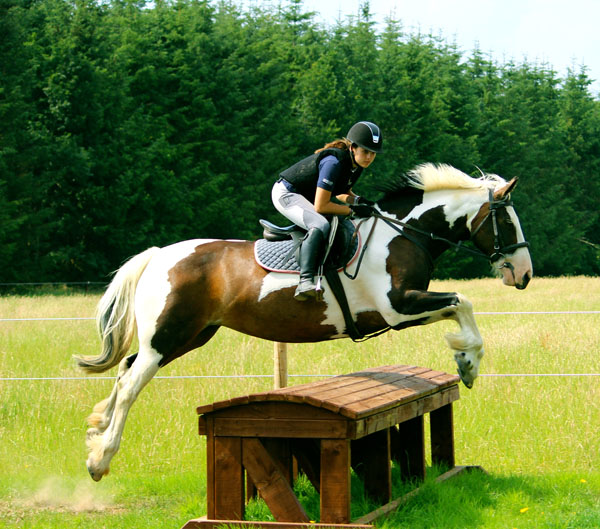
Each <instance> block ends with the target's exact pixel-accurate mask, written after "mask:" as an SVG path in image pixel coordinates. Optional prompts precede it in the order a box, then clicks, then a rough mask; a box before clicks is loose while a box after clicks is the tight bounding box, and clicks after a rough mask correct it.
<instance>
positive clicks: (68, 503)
mask: <svg viewBox="0 0 600 529" xmlns="http://www.w3.org/2000/svg"><path fill="white" fill-rule="evenodd" d="M432 289H435V290H437V291H453V290H458V291H460V292H462V293H463V294H465V295H467V296H468V297H469V298H470V299H471V301H472V302H473V305H474V308H475V311H476V312H487V311H553V310H554V311H556V310H600V279H597V278H583V277H581V278H569V279H566V278H556V279H534V280H533V282H532V283H531V285H530V286H529V287H528V289H527V290H525V291H523V292H518V291H516V290H514V289H510V288H507V287H503V286H502V285H501V284H500V282H499V281H498V280H491V279H484V280H475V281H443V282H436V283H434V284H433V285H432ZM98 298H99V296H98V295H87V296H86V295H79V294H77V295H64V294H62V295H58V296H54V295H44V296H6V297H3V298H0V318H26V317H88V316H93V313H94V309H95V305H96V303H97V300H98ZM477 321H478V324H479V327H480V330H481V333H482V335H483V337H484V340H485V347H486V356H485V357H484V359H483V361H482V364H481V373H482V374H483V375H489V374H494V373H521V374H523V373H600V355H599V354H598V350H597V348H598V343H600V326H599V323H600V315H581V314H580V315H565V314H561V315H556V314H555V315H502V316H499V315H496V316H487V315H480V316H477ZM454 330H455V324H454V323H452V322H446V323H439V324H435V325H431V326H428V327H421V328H415V329H407V330H405V331H402V332H398V333H388V334H386V335H384V336H381V337H379V338H377V339H375V340H371V341H369V342H365V343H362V344H353V343H352V342H350V341H349V340H343V341H339V340H338V341H335V342H328V343H322V344H301V345H300V344H299V345H292V346H290V348H289V359H288V363H289V372H290V373H291V374H305V375H311V374H338V373H348V372H352V371H355V370H358V369H362V368H364V367H375V366H378V365H385V364H398V363H406V364H417V365H423V366H427V367H431V368H434V369H441V370H444V371H448V372H454V370H455V366H454V362H453V360H452V355H451V353H450V352H449V350H448V349H447V346H446V344H445V340H444V339H443V335H444V333H445V332H448V331H450V332H452V331H454ZM98 345H99V343H98V339H97V337H96V333H95V327H94V322H93V321H85V320H84V321H52V322H48V321H43V322H41V321H34V322H0V378H4V379H6V378H9V377H73V376H80V375H81V373H80V372H79V371H77V369H76V368H75V366H74V364H73V362H72V360H71V356H72V355H73V354H95V353H97V352H98ZM272 356H273V347H272V344H271V343H269V342H266V341H263V340H258V339H255V338H250V337H247V336H242V335H240V334H237V333H234V332H232V331H229V330H227V329H222V330H220V331H219V332H218V333H217V335H216V336H215V338H213V340H211V341H210V342H209V343H208V344H207V345H206V346H205V347H203V348H202V349H200V350H197V351H194V352H192V353H189V354H188V355H186V356H184V357H182V358H180V359H179V360H177V361H176V362H174V363H173V364H171V365H169V366H167V367H166V368H165V369H163V370H162V371H161V372H160V373H159V375H207V376H215V375H242V374H262V375H272V373H273V360H272ZM110 375H114V372H111V373H110ZM310 380H314V379H313V378H290V384H297V383H301V382H305V381H310ZM271 385H272V380H271V379H269V378H241V379H236V378H222V379H219V378H206V379H169V380H166V379H157V380H154V381H153V382H151V384H150V385H149V386H148V388H146V389H145V390H144V391H143V392H142V394H141V396H140V398H139V400H138V402H137V403H136V404H135V405H134V406H133V408H132V411H131V413H130V415H129V418H128V423H127V426H126V428H125V433H124V437H123V442H122V445H121V450H120V451H119V453H118V454H117V455H116V457H115V458H114V460H113V462H112V465H111V473H110V474H109V475H108V476H107V477H105V478H104V479H103V480H102V481H101V482H100V483H94V482H92V480H91V479H90V478H89V476H88V475H87V471H86V469H85V459H86V449H85V443H84V437H85V430H86V423H85V418H86V417H87V415H89V413H90V412H91V409H92V407H93V406H94V404H95V403H96V402H98V401H100V400H102V399H103V398H105V397H106V396H107V395H108V393H109V392H110V389H111V388H112V381H111V380H103V379H95V378H94V377H89V378H88V379H86V380H46V381H39V380H31V381H30V380H28V381H17V380H0V527H10V528H13V527H23V528H29V527H31V528H37V527H48V528H61V529H62V528H76V527H85V528H88V527H95V528H96V527H99V528H101V527H106V528H132V527H150V528H151V527H157V528H158V527H161V528H163V527H173V528H177V527H181V526H182V525H183V524H184V523H185V522H186V521H187V520H188V519H190V518H195V517H199V516H201V515H203V514H205V513H206V497H205V487H206V483H205V480H206V471H205V453H204V440H203V438H201V437H200V436H198V435H197V433H196V428H197V419H196V414H195V407H196V406H197V405H199V404H206V403H209V402H212V401H214V400H220V399H224V398H228V397H231V396H235V395H242V394H247V393H251V392H256V391H264V390H267V389H269V388H270V387H271ZM454 409H455V437H456V460H457V464H467V465H481V466H483V467H484V468H485V469H486V470H487V471H488V473H489V474H488V475H482V474H478V473H470V474H468V475H464V476H459V477H457V478H454V479H453V480H450V481H448V482H444V483H442V484H438V483H435V482H434V481H433V477H435V475H436V473H437V472H438V470H437V469H431V471H430V472H429V474H430V476H429V478H428V480H427V481H426V483H425V485H424V488H423V490H422V493H421V494H419V495H417V496H416V497H414V498H412V499H410V500H409V501H408V502H407V503H406V504H404V505H403V506H401V507H400V508H399V510H398V511H397V512H396V513H394V514H392V515H391V516H390V517H388V518H387V519H385V520H381V521H380V522H378V526H380V527H386V528H388V527H389V528H404V527H406V528H408V527H410V528H421V527H422V528H435V527H440V528H441V527H456V528H462V527H471V528H496V527H497V528H513V527H514V528H518V529H522V528H592V527H600V437H599V434H598V425H599V424H600V377H569V378H551V377H546V378H531V377H510V378H498V377H490V376H482V377H480V378H479V379H478V380H477V381H476V383H475V387H474V388H473V389H472V390H471V391H469V390H467V389H466V388H464V387H461V399H460V400H459V401H458V402H457V403H456V404H455V408H454ZM299 486H300V487H302V486H304V492H302V495H303V497H306V501H307V503H308V505H309V506H308V507H307V509H308V510H309V512H311V514H310V515H311V516H318V505H317V507H316V514H313V513H314V512H315V501H318V498H317V500H315V495H314V492H312V491H311V490H310V486H308V487H307V486H306V484H304V485H303V484H302V483H301V484H299ZM355 487H358V489H357V491H356V495H357V497H356V499H355V500H354V501H355V505H354V506H353V508H354V509H361V508H363V506H364V508H366V509H368V508H369V506H368V505H367V504H366V503H364V502H365V500H364V499H363V498H361V497H360V485H355V484H354V483H353V491H354V488H355ZM402 491H403V489H402V485H401V484H399V483H396V484H395V491H394V492H395V494H398V493H401V492H402ZM311 505H312V507H311ZM264 509H265V508H264V506H263V505H261V504H260V503H259V504H258V505H256V506H254V505H253V506H251V507H250V508H249V512H250V513H252V512H255V513H256V514H254V516H255V519H266V518H262V517H263V516H266V515H265V511H264ZM311 509H312V510H311ZM267 514H268V513H267ZM358 514H362V513H361V512H359V513H358Z"/></svg>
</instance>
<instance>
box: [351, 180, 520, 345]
mask: <svg viewBox="0 0 600 529" xmlns="http://www.w3.org/2000/svg"><path fill="white" fill-rule="evenodd" d="M489 206H490V211H489V213H488V214H487V215H486V216H485V217H484V218H483V220H482V221H481V222H480V223H479V225H478V226H477V227H476V228H475V229H474V230H473V231H472V232H471V236H470V238H469V240H472V239H473V238H474V237H475V235H476V234H477V233H478V232H479V230H480V229H481V227H482V226H483V225H484V223H485V221H486V220H487V219H488V218H489V217H490V216H491V218H492V229H493V232H494V252H493V253H492V254H491V255H487V254H486V253H485V252H482V251H481V250H480V249H479V248H470V247H468V246H464V245H463V242H464V241H459V242H454V241H451V240H450V239H447V238H446V237H441V236H439V235H436V234H435V233H433V232H430V231H426V230H422V229H421V228H417V227H416V226H413V225H411V224H408V223H407V222H404V221H401V220H398V219H394V218H391V217H386V216H385V215H382V214H381V213H378V212H377V213H373V215H372V217H373V224H372V226H371V229H370V230H369V234H368V235H367V238H366V240H365V243H364V244H363V247H362V249H361V251H360V255H359V257H358V261H357V263H356V270H355V271H354V274H349V273H348V271H347V270H346V266H344V275H346V277H348V278H349V279H351V280H354V279H356V278H357V276H358V272H359V271H360V266H361V264H362V260H363V257H364V255H365V252H366V251H367V248H368V246H369V241H370V240H371V236H372V235H373V232H374V231H375V226H376V225H377V221H378V220H379V219H381V220H382V221H383V222H385V223H386V224H387V225H388V226H390V228H392V229H393V230H395V231H397V232H398V233H399V234H400V235H402V236H403V237H404V238H406V239H408V240H409V241H411V242H412V243H414V244H415V245H416V246H418V247H419V248H421V250H423V253H424V254H425V255H426V256H427V258H428V261H429V267H430V271H433V269H434V267H435V263H434V260H433V257H432V256H431V252H430V251H429V249H428V248H427V247H426V246H425V245H424V244H423V243H422V242H421V241H419V239H417V238H416V237H414V236H413V235H412V234H409V233H407V230H410V231H412V232H414V233H417V234H419V235H423V236H425V237H427V238H428V239H431V240H433V241H441V242H443V243H445V244H447V245H449V246H451V247H454V249H455V250H456V251H459V250H464V251H465V252H468V253H470V254H472V255H475V256H477V257H483V258H484V259H486V260H488V261H489V262H490V263H494V262H495V261H497V260H498V259H500V258H501V257H504V256H505V255H506V254H507V253H511V252H514V251H515V250H517V249H518V248H528V247H529V243H528V242H527V241H523V242H518V243H515V244H508V245H505V244H504V241H503V239H502V235H501V233H500V230H499V229H498V218H497V210H498V209H500V208H506V207H508V206H512V201H511V200H510V197H505V198H503V199H501V200H494V193H493V192H492V190H491V189H490V190H489ZM369 218H370V217H369ZM369 218H364V219H362V220H361V221H360V222H359V223H358V224H357V225H356V228H355V230H354V234H353V235H352V240H354V239H355V238H356V237H358V231H359V230H360V228H361V226H362V225H363V224H364V223H365V222H366V221H367V220H369ZM502 267H504V268H509V269H510V270H511V272H512V273H513V275H514V268H513V266H512V264H511V263H509V262H508V261H506V262H505V263H504V264H503V265H502ZM502 267H501V268H502ZM342 312H344V311H343V310H342ZM344 318H345V319H346V324H347V327H348V329H349V334H350V338H351V339H352V341H353V342H362V341H366V340H369V339H371V338H375V337H376V336H380V335H381V334H384V333H386V332H388V331H389V330H390V329H395V327H393V326H391V325H388V326H387V327H385V328H384V329H381V330H379V331H376V332H374V333H372V334H369V335H363V334H361V333H360V332H359V331H358V329H357V328H356V325H355V324H354V321H353V320H352V318H351V317H349V315H346V314H344ZM348 320H349V321H348Z"/></svg>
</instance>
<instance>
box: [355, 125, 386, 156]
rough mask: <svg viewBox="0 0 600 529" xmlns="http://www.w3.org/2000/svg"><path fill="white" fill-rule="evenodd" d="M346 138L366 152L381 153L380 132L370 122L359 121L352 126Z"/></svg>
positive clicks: (381, 140) (381, 138)
mask: <svg viewBox="0 0 600 529" xmlns="http://www.w3.org/2000/svg"><path fill="white" fill-rule="evenodd" d="M346 138H347V139H348V140H350V141H351V142H352V143H356V145H358V146H359V147H362V148H363V149H367V151H373V152H378V153H379V152H383V137H382V135H381V130H380V129H379V127H378V126H377V125H375V123H371V122H370V121H359V122H358V123H355V124H354V125H352V127H351V128H350V130H349V131H348V135H347V136H346Z"/></svg>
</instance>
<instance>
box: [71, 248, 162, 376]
mask: <svg viewBox="0 0 600 529" xmlns="http://www.w3.org/2000/svg"><path fill="white" fill-rule="evenodd" d="M159 250H160V248H157V247H153V248H149V249H148V250H146V251H145V252H142V253H140V254H138V255H136V256H134V257H132V258H131V259H130V260H129V261H127V262H126V263H125V264H124V265H123V266H122V267H121V268H119V270H118V271H117V273H116V275H115V277H114V278H113V280H112V281H111V283H110V285H108V288H107V289H106V292H105V293H104V295H103V296H102V299H101V300H100V303H98V307H97V309H96V325H97V328H98V332H99V333H100V338H101V339H102V353H101V354H100V355H98V356H79V357H76V360H77V364H78V365H79V367H81V368H82V369H84V370H85V371H88V372H90V373H101V372H103V371H106V370H107V369H110V368H111V367H113V366H115V365H117V364H118V363H119V362H120V361H121V359H122V358H123V357H124V356H125V354H126V353H127V351H129V348H130V347H131V341H132V340H133V337H134V335H135V312H134V298H135V289H136V286H137V284H138V281H139V279H140V277H141V275H142V272H143V271H144V270H145V269H146V266H148V263H149V262H150V259H152V257H153V256H154V255H155V254H156V252H157V251H159Z"/></svg>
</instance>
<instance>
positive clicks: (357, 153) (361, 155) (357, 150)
mask: <svg viewBox="0 0 600 529" xmlns="http://www.w3.org/2000/svg"><path fill="white" fill-rule="evenodd" d="M352 152H353V153H354V161H355V162H356V163H357V165H360V166H361V167H362V168H363V169H366V168H367V167H369V165H371V163H372V162H373V160H374V159H375V156H376V154H375V153H374V152H373V151H368V150H367V149H363V148H362V147H359V146H358V145H357V146H356V147H353V148H352Z"/></svg>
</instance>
